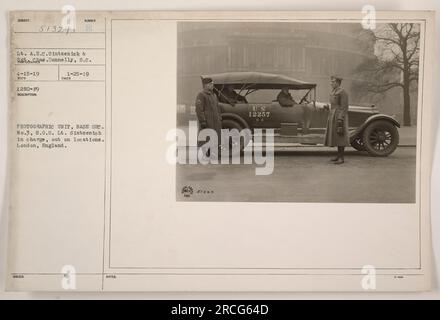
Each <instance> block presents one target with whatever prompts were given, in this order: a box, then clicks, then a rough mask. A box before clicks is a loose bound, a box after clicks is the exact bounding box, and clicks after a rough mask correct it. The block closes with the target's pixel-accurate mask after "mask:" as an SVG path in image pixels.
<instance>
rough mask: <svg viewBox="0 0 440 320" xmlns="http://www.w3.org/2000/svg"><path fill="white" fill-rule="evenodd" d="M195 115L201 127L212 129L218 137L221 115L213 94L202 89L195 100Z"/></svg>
mask: <svg viewBox="0 0 440 320" xmlns="http://www.w3.org/2000/svg"><path fill="white" fill-rule="evenodd" d="M196 113H197V118H198V120H199V123H200V124H201V126H202V127H203V126H206V128H210V129H214V130H215V131H216V132H217V134H218V136H219V137H220V134H221V129H222V115H221V111H220V107H219V105H218V99H217V96H216V95H215V94H214V92H212V91H210V90H206V89H204V90H203V91H201V92H199V94H198V95H197V98H196Z"/></svg>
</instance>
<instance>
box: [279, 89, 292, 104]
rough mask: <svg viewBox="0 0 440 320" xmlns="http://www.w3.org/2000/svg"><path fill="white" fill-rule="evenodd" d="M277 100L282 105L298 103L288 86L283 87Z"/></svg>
mask: <svg viewBox="0 0 440 320" xmlns="http://www.w3.org/2000/svg"><path fill="white" fill-rule="evenodd" d="M277 101H278V103H279V104H280V105H281V106H282V107H293V106H294V105H295V104H296V101H295V100H293V98H292V95H291V94H290V93H289V88H287V87H284V88H282V89H281V91H280V93H278V96H277Z"/></svg>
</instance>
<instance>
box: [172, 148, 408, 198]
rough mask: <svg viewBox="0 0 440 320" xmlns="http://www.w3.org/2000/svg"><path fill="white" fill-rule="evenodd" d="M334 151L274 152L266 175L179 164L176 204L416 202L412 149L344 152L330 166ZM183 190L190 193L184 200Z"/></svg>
mask: <svg viewBox="0 0 440 320" xmlns="http://www.w3.org/2000/svg"><path fill="white" fill-rule="evenodd" d="M332 155H333V152H332V149H329V148H325V147H296V148H286V149H285V150H284V151H280V152H276V154H275V168H274V171H273V173H272V174H271V175H269V176H256V175H255V168H256V166H257V165H255V164H252V165H244V164H240V165H226V164H225V165H212V164H211V165H201V164H198V165H178V166H177V172H176V174H177V190H176V191H177V199H179V200H185V201H264V202H277V201H290V202H380V203H396V202H397V203H399V202H406V203H408V202H414V201H415V166H416V148H415V147H398V148H397V150H396V151H395V152H394V153H393V154H392V155H390V156H389V157H386V158H376V157H370V156H368V155H367V154H366V153H362V152H358V151H355V150H354V149H352V148H348V149H347V152H346V163H344V164H343V165H339V166H338V165H334V164H333V163H331V162H330V161H329V158H330V157H331V156H332ZM184 186H191V187H192V189H193V194H192V195H191V196H190V197H184V196H183V195H182V193H181V191H182V188H183V187H184Z"/></svg>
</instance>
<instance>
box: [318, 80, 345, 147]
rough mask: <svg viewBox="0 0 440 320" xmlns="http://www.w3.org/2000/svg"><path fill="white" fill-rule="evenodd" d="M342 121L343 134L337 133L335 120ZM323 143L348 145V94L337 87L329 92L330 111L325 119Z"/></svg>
mask: <svg viewBox="0 0 440 320" xmlns="http://www.w3.org/2000/svg"><path fill="white" fill-rule="evenodd" d="M338 120H342V121H343V134H342V135H339V134H338V133H337V121H338ZM324 145H326V146H329V147H335V146H340V147H342V146H348V145H350V139H349V132H348V94H347V92H346V91H345V90H344V89H343V88H341V87H339V88H336V89H334V90H333V91H332V92H331V93H330V111H329V114H328V119H327V129H326V131H325V140H324Z"/></svg>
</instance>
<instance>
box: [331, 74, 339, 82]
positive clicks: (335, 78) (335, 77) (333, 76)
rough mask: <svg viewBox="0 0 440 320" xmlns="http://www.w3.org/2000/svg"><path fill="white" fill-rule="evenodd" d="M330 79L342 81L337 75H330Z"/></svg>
mask: <svg viewBox="0 0 440 320" xmlns="http://www.w3.org/2000/svg"><path fill="white" fill-rule="evenodd" d="M330 79H331V80H336V81H339V82H342V77H341V76H338V75H332V76H331V77H330Z"/></svg>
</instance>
